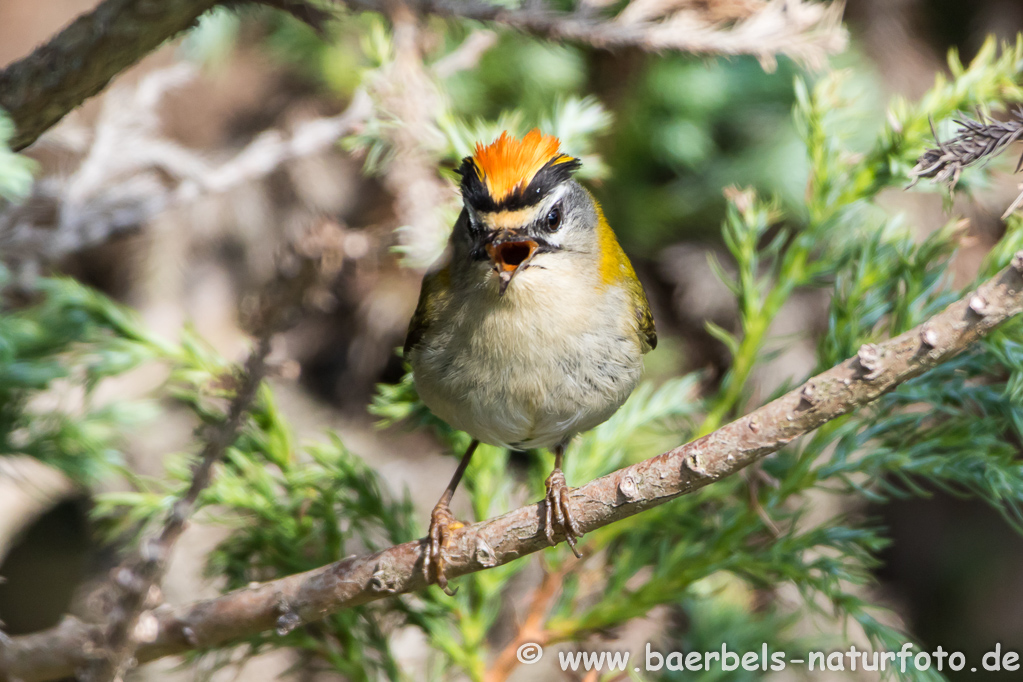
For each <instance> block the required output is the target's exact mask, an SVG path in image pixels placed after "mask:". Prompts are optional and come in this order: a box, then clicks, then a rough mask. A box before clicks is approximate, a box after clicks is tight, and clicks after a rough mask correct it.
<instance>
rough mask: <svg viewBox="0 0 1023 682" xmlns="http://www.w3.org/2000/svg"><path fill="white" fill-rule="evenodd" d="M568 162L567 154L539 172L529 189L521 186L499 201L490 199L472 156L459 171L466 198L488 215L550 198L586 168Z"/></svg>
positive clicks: (549, 162)
mask: <svg viewBox="0 0 1023 682" xmlns="http://www.w3.org/2000/svg"><path fill="white" fill-rule="evenodd" d="M565 159H566V156H565V155H564V154H561V155H559V156H555V157H554V158H552V159H551V160H550V161H548V162H547V163H546V164H545V165H544V167H543V168H541V169H540V170H538V171H537V172H536V175H534V176H533V178H532V180H530V181H529V184H528V185H526V186H525V187H522V186H521V185H519V186H518V187H516V188H515V189H514V190H513V191H512V192H511V193H510V194H509V195H508V196H506V197H505V198H504V199H502V200H501V201H499V202H497V201H494V198H493V197H491V196H490V192H489V191H488V190H487V185H486V183H485V182H484V181H483V180H480V178H479V175H478V174H477V172H476V163H475V162H474V161H473V160H472V157H471V156H467V157H465V158H464V159H462V165H461V166H459V168H458V173H459V175H461V176H462V198H463V199H465V202H466V203H467V204H469V205H470V206H472V207H473V208H475V209H476V210H477V211H482V212H485V213H490V212H493V211H506V210H511V211H515V210H518V209H520V208H525V207H527V206H533V205H534V204H536V203H538V202H539V201H540V200H541V199H543V198H544V197H545V196H547V194H548V193H549V192H550V191H551V190H552V189H554V188H555V187H557V186H558V185H560V184H561V183H563V182H564V181H565V180H567V179H569V178H570V177H572V173H574V172H575V171H576V170H578V169H579V167H580V166H581V165H582V163H581V162H580V161H579V159H570V160H568V161H566V160H565Z"/></svg>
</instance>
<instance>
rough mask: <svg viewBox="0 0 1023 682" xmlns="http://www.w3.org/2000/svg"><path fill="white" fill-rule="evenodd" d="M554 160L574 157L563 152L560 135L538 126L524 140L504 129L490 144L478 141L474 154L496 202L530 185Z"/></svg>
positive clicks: (567, 159)
mask: <svg viewBox="0 0 1023 682" xmlns="http://www.w3.org/2000/svg"><path fill="white" fill-rule="evenodd" d="M551 160H555V163H563V162H567V161H572V160H573V158H572V157H571V156H568V155H567V154H562V153H561V141H560V140H558V138H556V137H554V136H553V135H544V134H543V133H541V132H540V129H539V128H534V129H533V130H531V131H529V132H528V133H526V135H525V137H523V138H522V139H521V140H519V139H517V138H514V137H512V136H511V135H509V134H508V132H507V131H505V132H503V133H501V137H499V138H497V140H495V141H494V142H493V143H491V144H489V145H486V146H484V145H483V144H481V143H479V142H477V143H476V153H475V154H474V155H473V157H472V161H473V164H474V165H475V166H476V174H477V175H478V176H479V179H480V180H481V181H482V182H483V183H485V184H486V186H487V191H488V192H489V193H490V197H491V198H492V199H493V200H494V201H496V202H500V201H502V200H503V199H505V198H506V197H508V196H509V195H510V194H511V193H512V192H514V191H515V189H516V188H518V187H520V186H521V187H525V186H526V185H528V184H529V181H530V180H532V179H533V176H534V175H536V174H537V172H538V171H539V170H540V169H541V168H543V167H544V166H546V165H547V164H548V163H550V162H551Z"/></svg>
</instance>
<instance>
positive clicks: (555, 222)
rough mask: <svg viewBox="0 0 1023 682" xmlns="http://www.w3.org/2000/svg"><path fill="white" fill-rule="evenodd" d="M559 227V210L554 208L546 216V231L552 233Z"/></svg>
mask: <svg viewBox="0 0 1023 682" xmlns="http://www.w3.org/2000/svg"><path fill="white" fill-rule="evenodd" d="M559 227H561V209H560V208H558V207H557V206H555V207H554V208H552V209H551V210H550V212H549V213H548V214H547V229H548V230H550V231H551V232H554V231H555V230H557V229H558V228H559Z"/></svg>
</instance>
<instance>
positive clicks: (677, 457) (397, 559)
mask: <svg viewBox="0 0 1023 682" xmlns="http://www.w3.org/2000/svg"><path fill="white" fill-rule="evenodd" d="M1020 312H1023V252H1020V253H1018V254H1016V257H1015V258H1014V259H1013V265H1011V266H1010V267H1007V268H1006V269H1004V270H1002V271H1001V272H999V273H998V274H997V275H995V276H994V277H993V278H991V279H990V280H988V281H987V282H985V283H983V284H982V285H981V286H980V287H978V288H977V289H976V290H975V291H973V292H970V293H968V294H967V295H966V296H964V297H963V298H962V299H961V300H959V301H958V302H956V303H953V304H952V305H950V306H948V307H947V308H946V309H945V310H944V311H942V312H941V313H939V314H937V315H935V316H934V317H932V318H931V319H930V320H928V321H927V322H925V323H924V324H922V325H920V326H918V327H916V328H914V329H911V330H909V331H907V332H905V333H903V334H901V335H899V336H897V337H895V338H893V339H890V340H888V341H885V342H883V343H878V344H867V345H865V346H864V347H863V348H861V349H860V352H859V353H858V354H857V356H856V357H854V358H850V359H849V360H846V361H845V362H843V363H841V364H839V365H837V366H835V367H833V368H831V369H830V370H827V371H826V372H823V373H821V374H819V375H817V376H815V377H813V378H812V379H810V380H809V381H808V382H806V384H804V385H803V386H800V387H798V388H796V389H795V390H793V391H791V392H789V393H787V394H785V395H783V396H781V397H780V398H778V399H776V400H774V401H772V402H770V403H768V404H767V405H764V406H763V407H761V408H759V409H757V410H755V411H754V412H752V413H750V414H748V415H747V416H745V417H742V418H740V419H737V420H736V421H734V422H732V423H730V424H728V425H726V426H723V427H722V428H720V429H718V430H716V431H714V432H713V433H711V434H708V435H707V436H704V437H702V438H699V439H698V440H695V441H693V442H691V443H688V444H686V445H682V446H680V447H678V448H675V449H674V450H671V451H669V452H665V453H664V454H661V455H658V456H656V457H652V458H651V459H648V460H645V461H643V462H639V463H638V464H634V465H632V466H628V467H625V468H623V469H619V470H618V471H615V472H613V473H611V474H608V475H606V476H603V477H601V478H599V479H597V480H595V481H591V482H590V483H587V484H586V485H584V486H582V487H580V488H578V489H576V490H574V491H573V492H572V495H571V503H572V505H573V508H574V513H575V516H576V519H577V521H578V522H579V525H580V526H581V527H582V529H583V530H584V531H586V532H590V531H593V530H596V529H597V528H601V527H603V526H606V525H608V524H610V523H614V522H615V521H618V520H620V519H623V518H626V517H628V516H632V515H634V514H637V513H639V512H641V511H643V510H645V509H649V508H650V507H654V506H657V505H660V504H664V503H665V502H667V501H669V500H671V499H674V498H676V497H678V496H680V495H686V494H688V493H691V492H693V491H695V490H698V489H700V488H702V487H704V486H706V485H709V484H711V483H713V482H715V481H718V480H721V479H722V478H725V477H726V476H730V475H732V474H735V473H736V472H738V471H740V470H741V469H743V468H744V467H746V466H748V465H749V464H751V463H753V462H755V461H757V460H759V459H761V458H763V457H764V456H766V455H768V454H770V453H772V452H776V451H777V450H779V449H781V448H782V447H783V446H784V445H786V444H787V443H789V442H791V441H792V440H793V439H795V438H797V437H799V436H801V435H803V434H806V433H808V432H810V431H812V430H813V429H816V428H817V427H819V426H821V425H822V424H824V423H825V422H827V421H829V420H832V419H835V418H836V417H839V416H841V415H843V414H847V413H849V412H852V411H853V410H855V409H856V408H858V407H861V406H863V405H866V404H867V403H870V402H871V401H873V400H876V399H877V398H878V397H880V396H881V395H884V394H885V393H888V392H889V391H892V390H893V389H895V388H896V387H898V386H899V385H900V384H902V383H904V382H906V381H908V380H909V379H912V378H913V377H915V376H918V375H920V374H922V373H923V372H925V371H926V370H927V369H929V368H931V367H934V366H935V365H938V364H940V363H942V362H945V361H947V360H949V359H950V358H952V357H954V356H955V355H958V354H959V353H961V352H962V351H964V350H965V349H966V348H968V347H969V346H970V344H972V343H974V342H976V341H977V340H978V339H980V338H982V337H983V336H985V335H986V334H987V333H988V332H990V331H991V330H992V329H994V328H995V327H996V326H997V325H999V324H1001V323H1002V322H1004V321H1006V320H1008V319H1009V318H1011V317H1013V316H1015V315H1018V314H1019V313H1020ZM807 386H812V387H813V390H812V396H813V397H812V399H810V400H808V399H807V395H808V391H806V387H807ZM542 518H544V513H543V503H538V504H533V505H529V506H527V507H522V508H520V509H516V510H515V511H512V512H509V513H507V514H505V515H504V516H501V517H498V518H496V519H489V520H487V521H483V522H480V523H475V524H472V525H470V526H466V527H464V528H461V529H459V530H456V531H455V532H454V534H453V537H452V540H451V556H450V560H449V563H448V566H449V569H448V570H449V575H451V576H452V577H455V576H458V575H464V574H466V573H472V572H476V571H482V570H486V569H488V568H492V567H494V566H498V565H501V564H505V563H508V562H510V561H514V560H515V559H518V558H521V557H523V556H525V555H527V554H531V553H533V552H537V551H539V550H541V549H543V548H545V547H547V539H546V535H545V533H544V530H543V528H542V524H541V522H540V519H542ZM422 556H423V541H422V540H419V541H415V542H407V543H405V544H402V545H398V546H395V547H391V548H389V549H385V550H383V551H380V552H377V553H375V554H371V555H368V556H361V557H349V558H347V559H344V560H343V561H340V562H337V563H335V564H330V565H329V566H324V567H322V568H318V569H315V570H312V571H307V572H305V573H300V574H297V575H292V576H288V577H286V578H281V579H278V580H273V581H270V582H267V583H263V584H260V585H255V586H253V587H251V588H247V589H242V590H237V591H235V592H230V593H228V594H225V595H223V596H221V597H217V598H215V599H206V600H202V601H198V602H194V603H192V604H187V605H184V606H180V607H174V608H160V609H157V610H155V611H154V612H152V615H153V621H151V624H152V630H151V634H152V637H151V638H149V639H150V641H148V642H146V643H144V644H142V645H141V646H140V647H139V649H138V651H137V654H136V655H137V656H138V658H139V660H151V659H154V658H159V657H161V656H166V655H168V654H172V653H178V652H182V651H188V650H195V649H205V648H210V647H214V646H218V645H223V644H225V643H228V642H231V641H233V640H237V639H239V638H242V637H245V636H248V635H252V634H255V633H258V632H262V631H265V630H270V629H273V628H275V627H277V626H278V625H279V620H280V619H281V618H287V619H288V620H287V624H288V625H289V626H291V625H294V624H295V623H296V622H312V621H315V620H319V619H321V618H323V617H324V616H326V615H328V614H330V613H334V612H336V611H339V610H341V609H346V608H351V607H353V606H358V605H360V604H365V603H367V602H370V601H374V600H377V599H382V598H384V597H387V596H389V595H393V594H400V593H404V592H412V591H415V590H422V589H424V588H425V587H426V584H425V582H424V579H423V572H422V570H420V568H419V564H420V562H421V561H422ZM282 603H286V604H288V612H287V613H286V614H282V613H281V610H280V604H282ZM96 634H97V630H96V627H95V626H92V625H88V624H84V623H82V622H80V621H76V620H66V621H65V622H64V623H62V624H61V625H60V626H58V627H56V628H53V629H51V630H47V631H44V632H40V633H37V634H34V635H28V636H24V637H16V638H13V641H12V642H11V643H10V644H8V645H6V646H2V647H0V679H6V680H13V679H20V680H24V681H25V682H38V681H41V680H51V679H55V678H59V677H62V676H65V675H67V674H69V673H70V672H72V671H73V670H75V669H76V668H77V667H79V666H80V665H81V664H82V663H83V662H84V661H86V660H87V655H88V651H89V650H90V647H91V646H92V642H94V641H95V638H96Z"/></svg>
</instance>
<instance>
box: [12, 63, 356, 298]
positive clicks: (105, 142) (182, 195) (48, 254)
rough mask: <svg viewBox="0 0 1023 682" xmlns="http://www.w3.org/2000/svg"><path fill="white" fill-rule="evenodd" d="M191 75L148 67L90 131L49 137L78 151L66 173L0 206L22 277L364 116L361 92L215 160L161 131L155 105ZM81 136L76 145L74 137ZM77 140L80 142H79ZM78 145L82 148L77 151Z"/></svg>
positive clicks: (108, 98) (336, 134)
mask: <svg viewBox="0 0 1023 682" xmlns="http://www.w3.org/2000/svg"><path fill="white" fill-rule="evenodd" d="M195 75H196V71H195V69H194V68H193V67H191V66H189V65H187V64H176V65H174V66H171V67H168V68H165V69H160V70H157V71H154V72H152V73H150V74H148V75H147V76H146V77H145V78H143V79H142V80H141V81H140V82H139V83H138V85H137V86H134V87H130V88H129V87H114V88H112V89H111V90H110V92H108V93H107V94H106V95H105V96H104V101H103V106H102V108H101V110H100V114H99V116H98V119H97V122H96V125H95V129H94V130H93V131H92V132H91V140H89V139H88V138H87V137H86V135H87V133H86V132H85V131H81V133H82V134H80V135H79V134H76V133H77V132H79V131H67V130H64V129H63V128H59V129H58V131H59V130H63V132H64V134H59V135H58V134H56V131H55V134H54V135H53V136H52V137H50V138H49V139H48V141H49V143H51V144H54V145H59V146H62V147H68V148H69V151H72V152H77V153H78V154H80V155H81V158H82V160H81V162H80V163H79V164H78V166H77V168H76V169H75V171H74V172H73V173H70V174H67V175H54V176H52V177H47V178H44V179H42V180H40V181H39V182H37V183H36V184H35V186H34V187H33V189H32V194H31V195H30V196H29V197H28V198H27V199H26V200H25V201H24V202H22V203H20V204H11V205H8V206H6V207H5V208H3V209H2V210H0V252H2V254H3V256H2V259H3V261H4V263H5V264H7V265H8V266H10V267H12V269H13V270H14V271H15V273H16V274H17V275H18V276H19V278H20V279H31V277H33V276H34V275H35V273H37V272H38V271H40V270H42V269H43V266H45V265H49V264H52V263H55V262H58V261H59V260H60V259H62V258H64V257H66V256H67V255H69V254H72V253H76V252H80V251H82V250H84V249H86V248H90V247H94V246H97V245H99V244H102V243H105V242H108V241H111V240H114V239H116V238H118V237H121V236H123V235H126V234H131V233H134V232H137V231H138V230H140V229H141V228H142V227H143V226H144V225H146V223H148V222H149V221H150V220H151V219H153V218H155V217H156V216H157V215H159V214H160V213H162V212H163V211H165V210H168V209H171V208H174V207H177V206H181V205H182V204H187V203H190V202H195V201H198V200H199V199H200V198H202V197H204V196H208V195H211V194H218V193H223V192H229V191H231V190H233V189H236V188H237V187H239V186H240V185H242V184H244V183H247V182H253V181H256V180H259V179H261V178H264V177H266V176H268V175H270V174H272V173H273V172H274V171H276V170H277V169H279V168H281V167H282V166H285V165H286V164H288V163H290V162H292V161H295V160H297V159H300V158H306V157H309V156H313V155H316V154H322V153H325V152H327V151H328V150H330V149H331V147H333V145H335V144H336V143H337V141H338V140H339V139H341V138H342V137H344V136H345V135H347V134H349V133H351V132H352V131H353V130H354V129H355V128H357V127H358V126H359V125H360V124H361V123H362V122H364V121H365V120H366V119H367V118H369V116H370V115H371V114H372V111H373V105H372V102H371V101H370V98H369V96H368V95H367V94H366V93H365V92H364V91H362V90H358V91H356V93H355V94H354V95H353V97H352V100H351V103H350V104H349V105H348V107H347V108H346V109H345V110H344V111H343V112H341V113H340V114H337V115H336V116H326V117H322V118H315V119H311V120H308V121H303V122H301V123H298V124H297V125H295V126H294V128H293V129H292V130H290V131H282V130H267V131H265V132H263V133H261V134H260V135H258V136H257V137H256V138H254V139H253V140H252V141H251V142H249V143H248V144H247V145H246V146H245V147H243V148H242V149H241V150H239V151H237V152H236V153H235V154H234V155H233V156H231V157H229V158H227V159H225V160H222V161H214V160H212V159H210V158H209V156H208V155H205V154H202V153H200V152H197V151H194V150H190V149H188V148H186V147H183V146H181V145H179V144H176V143H174V142H173V141H171V140H168V139H167V138H165V137H164V136H163V134H162V132H161V122H160V117H159V115H158V111H157V108H158V106H159V104H160V102H161V101H163V97H164V96H165V95H166V94H167V93H168V92H171V91H173V90H174V89H176V88H178V87H181V86H183V85H185V84H187V83H189V82H190V81H191V80H192V79H193V78H194V77H195ZM83 137H85V138H86V139H87V140H88V141H87V142H86V143H85V144H84V145H83V144H82V143H81V142H80V139H81V138H83ZM75 147H78V148H77V149H76V148H75ZM81 147H84V149H82V148H81Z"/></svg>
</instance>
